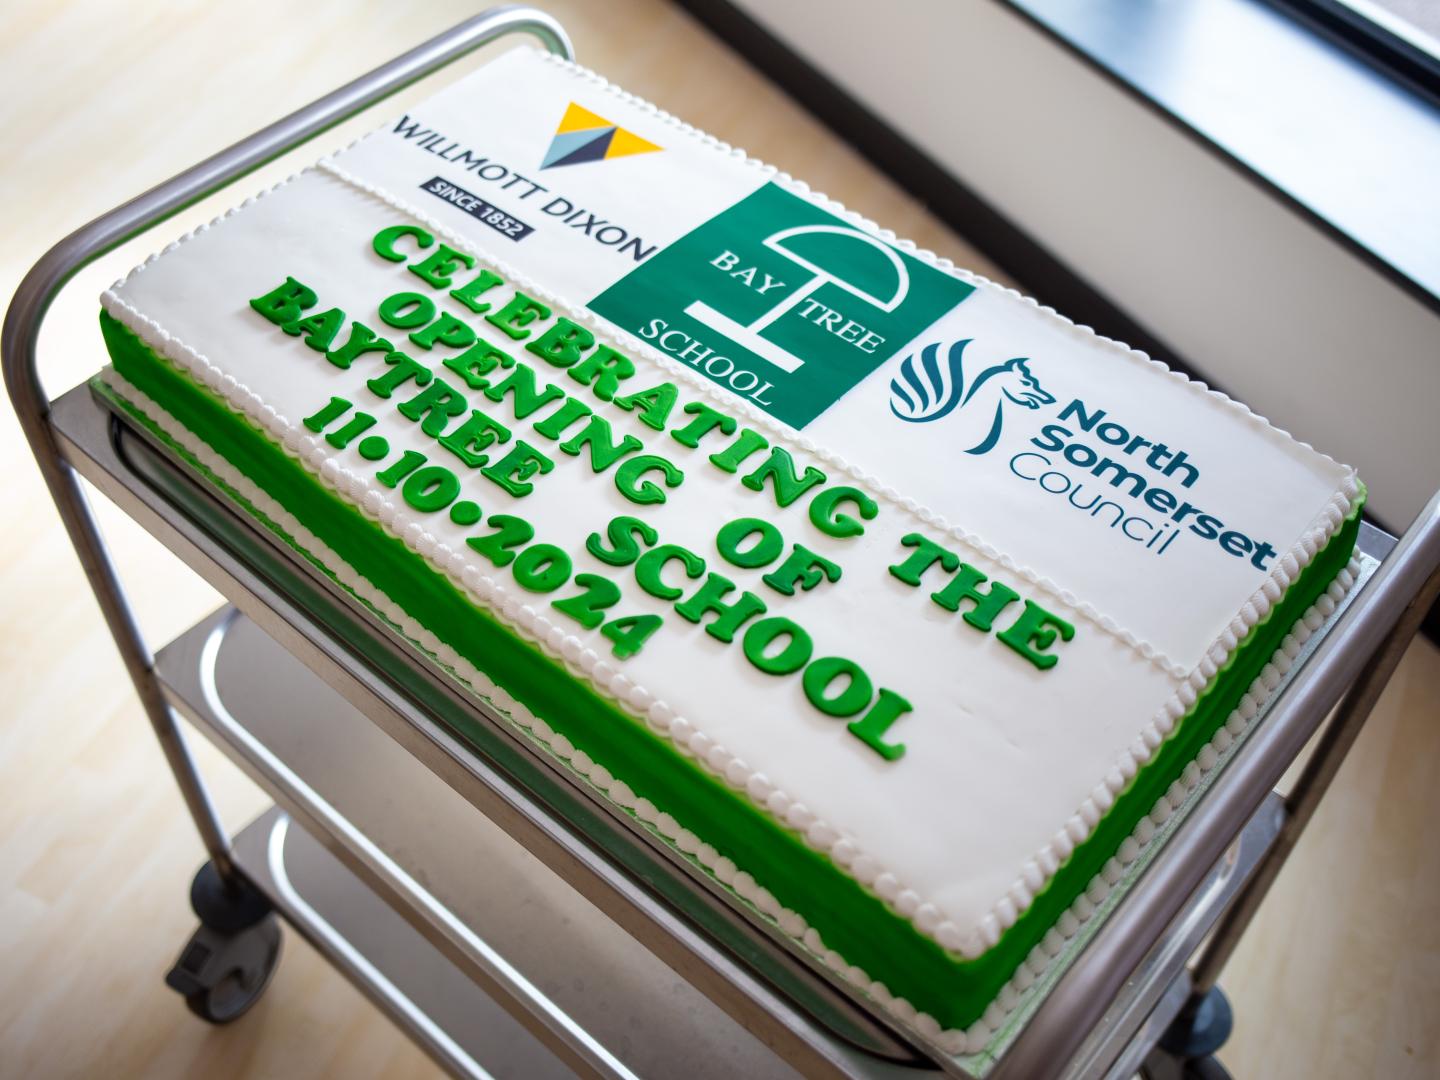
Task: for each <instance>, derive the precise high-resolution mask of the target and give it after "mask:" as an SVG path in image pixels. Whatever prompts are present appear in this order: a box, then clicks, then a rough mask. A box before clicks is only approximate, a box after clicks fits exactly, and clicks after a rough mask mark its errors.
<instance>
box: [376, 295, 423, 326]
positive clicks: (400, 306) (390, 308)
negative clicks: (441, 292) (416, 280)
mask: <svg viewBox="0 0 1440 1080" xmlns="http://www.w3.org/2000/svg"><path fill="white" fill-rule="evenodd" d="M380 318H382V319H384V320H385V321H386V322H387V323H389V324H390V325H391V326H394V327H398V328H399V329H401V330H413V329H414V328H415V327H417V326H424V325H425V324H426V323H428V322H429V321H430V320H431V319H433V318H435V301H434V300H431V299H430V298H429V297H428V296H425V295H424V294H422V293H418V292H398V293H395V294H393V295H391V296H387V297H386V298H385V299H384V300H381V301H380Z"/></svg>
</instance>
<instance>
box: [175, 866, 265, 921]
mask: <svg viewBox="0 0 1440 1080" xmlns="http://www.w3.org/2000/svg"><path fill="white" fill-rule="evenodd" d="M190 908H191V910H192V911H194V912H195V917H196V918H198V919H199V920H200V921H201V923H203V924H204V925H206V926H208V927H210V928H211V929H212V930H219V931H220V932H221V933H222V934H234V933H238V932H239V931H241V930H244V929H245V928H246V927H249V926H254V925H255V924H256V923H258V922H259V921H260V920H261V919H263V918H265V916H267V915H269V914H270V911H271V907H270V901H269V900H268V899H266V898H265V895H264V894H263V893H261V892H260V890H259V889H257V888H255V886H253V885H251V884H250V883H249V882H248V881H244V880H232V881H226V880H225V879H224V878H222V877H221V876H220V872H219V871H218V870H216V869H215V864H214V863H213V862H207V863H206V864H205V865H204V866H202V867H200V869H199V871H198V872H197V873H196V874H195V880H194V881H192V882H191V883H190Z"/></svg>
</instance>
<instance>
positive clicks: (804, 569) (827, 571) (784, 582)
mask: <svg viewBox="0 0 1440 1080" xmlns="http://www.w3.org/2000/svg"><path fill="white" fill-rule="evenodd" d="M760 580H761V581H763V582H765V584H766V585H769V586H770V587H771V588H772V589H774V590H775V591H776V592H778V593H782V594H784V595H785V596H794V595H795V590H796V588H797V587H798V588H799V589H800V590H801V591H802V592H809V591H810V590H811V589H813V588H814V587H815V586H816V585H819V584H820V582H822V581H832V582H833V581H839V580H840V567H839V566H837V565H836V564H835V563H833V562H831V561H830V560H829V559H827V558H825V556H824V555H820V554H818V553H817V552H814V551H811V550H810V549H809V548H807V547H806V546H805V545H804V544H796V545H795V546H794V547H793V548H792V549H791V550H790V554H789V555H788V556H786V558H785V561H784V562H782V563H781V564H780V565H779V566H777V567H776V568H775V569H774V570H772V571H771V572H770V573H768V574H766V575H765V576H764V577H763V578H761V579H760Z"/></svg>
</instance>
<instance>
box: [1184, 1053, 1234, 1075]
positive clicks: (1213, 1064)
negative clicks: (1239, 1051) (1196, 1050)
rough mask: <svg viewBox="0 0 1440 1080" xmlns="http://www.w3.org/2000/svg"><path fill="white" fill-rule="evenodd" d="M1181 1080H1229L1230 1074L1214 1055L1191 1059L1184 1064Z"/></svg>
mask: <svg viewBox="0 0 1440 1080" xmlns="http://www.w3.org/2000/svg"><path fill="white" fill-rule="evenodd" d="M1181 1076H1182V1077H1183V1080H1230V1072H1229V1070H1227V1069H1226V1068H1225V1066H1224V1065H1221V1064H1220V1060H1219V1059H1218V1058H1216V1057H1215V1056H1214V1055H1206V1056H1205V1057H1202V1058H1192V1059H1191V1060H1189V1061H1187V1062H1186V1063H1185V1071H1184V1072H1183V1073H1182V1074H1181Z"/></svg>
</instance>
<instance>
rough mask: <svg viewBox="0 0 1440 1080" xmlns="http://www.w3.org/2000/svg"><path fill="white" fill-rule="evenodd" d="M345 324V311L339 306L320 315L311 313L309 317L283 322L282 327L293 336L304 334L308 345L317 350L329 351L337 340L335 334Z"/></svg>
mask: <svg viewBox="0 0 1440 1080" xmlns="http://www.w3.org/2000/svg"><path fill="white" fill-rule="evenodd" d="M344 325H345V312H343V311H341V310H340V309H339V308H338V307H332V308H330V309H328V310H326V311H322V312H320V314H318V315H311V316H310V317H309V318H305V319H296V320H294V321H293V322H287V323H281V324H280V329H281V330H284V331H285V333H287V334H289V335H290V336H291V337H299V336H300V335H301V334H304V335H305V344H306V345H309V346H310V348H312V349H314V350H315V351H316V352H328V351H329V349H330V345H331V344H332V343H333V342H334V340H335V335H336V334H338V333H340V328H341V327H342V326H344Z"/></svg>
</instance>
